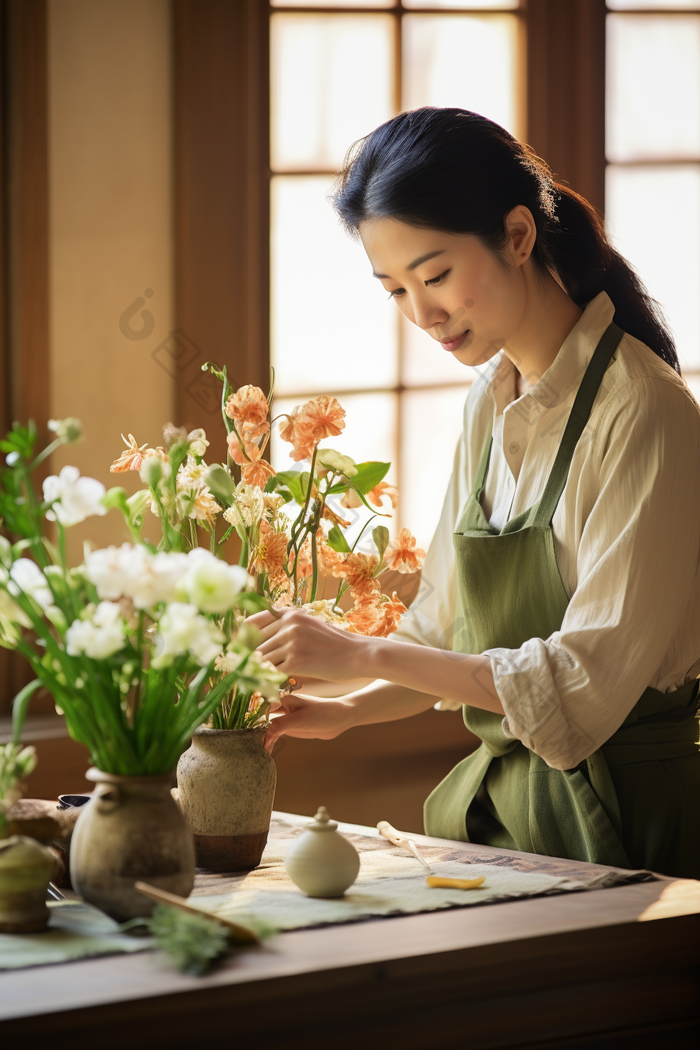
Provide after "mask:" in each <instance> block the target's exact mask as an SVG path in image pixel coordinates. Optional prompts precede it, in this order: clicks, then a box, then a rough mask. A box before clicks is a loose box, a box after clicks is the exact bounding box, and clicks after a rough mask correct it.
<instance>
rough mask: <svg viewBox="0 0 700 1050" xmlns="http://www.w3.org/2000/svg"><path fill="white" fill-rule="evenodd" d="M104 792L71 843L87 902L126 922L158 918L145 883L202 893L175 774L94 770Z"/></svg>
mask: <svg viewBox="0 0 700 1050" xmlns="http://www.w3.org/2000/svg"><path fill="white" fill-rule="evenodd" d="M86 776H87V778H88V780H93V781H95V783H96V784H97V787H96V788H95V792H94V794H93V796H92V798H91V800H90V801H89V802H88V803H87V805H85V806H83V807H81V810H80V816H79V817H78V820H77V823H76V825H75V830H74V832H73V837H72V839H71V849H70V875H71V882H72V883H73V889H74V890H75V891H76V893H79V894H80V896H81V897H83V899H84V900H86V901H88V902H89V903H90V904H94V905H95V906H96V907H97V908H101V909H102V911H105V912H107V914H108V915H111V916H112V918H114V919H117V920H118V921H120V922H121V921H124V920H125V919H133V918H136V917H137V916H145V915H150V914H151V912H152V910H153V908H154V903H153V901H151V900H149V899H148V898H147V897H144V896H143V894H141V893H139V892H138V890H136V889H134V883H135V882H136V881H138V880H142V881H143V882H149V883H151V885H153V886H159V887H160V888H161V889H163V890H169V891H170V892H171V893H177V894H179V895H180V896H181V897H187V895H188V894H189V893H190V892H191V890H192V887H193V885H194V843H193V841H192V834H191V832H190V830H189V828H188V826H187V821H186V820H185V818H184V817H183V815H182V812H181V810H180V807H179V806H178V804H177V802H175V800H174V799H173V797H172V795H171V794H170V789H171V787H172V783H173V776H172V774H170V773H169V774H167V775H166V776H150V777H147V776H144V777H126V776H118V775H117V774H113V773H103V772H101V771H100V770H99V769H89V770H88V772H87V773H86Z"/></svg>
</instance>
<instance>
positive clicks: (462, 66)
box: [403, 15, 517, 134]
mask: <svg viewBox="0 0 700 1050" xmlns="http://www.w3.org/2000/svg"><path fill="white" fill-rule="evenodd" d="M516 29H517V19H516V18H515V17H514V16H513V15H494V16H492V17H489V16H482V17H479V16H478V15H463V16H461V17H459V16H444V17H441V18H436V17H433V16H430V15H406V16H405V17H404V20H403V43H404V64H403V105H404V107H405V108H406V109H414V108H416V107H417V106H461V107H462V108H464V109H471V110H474V111H475V112H477V113H481V114H483V115H484V116H486V117H489V118H490V119H491V120H495V121H497V123H499V124H501V125H502V126H503V127H505V128H507V129H508V130H509V131H510V132H512V133H513V134H517V128H516V105H515V101H516V100H515V91H516V59H517V48H516V42H517V41H516V36H517V33H516Z"/></svg>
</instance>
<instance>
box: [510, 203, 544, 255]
mask: <svg viewBox="0 0 700 1050" xmlns="http://www.w3.org/2000/svg"><path fill="white" fill-rule="evenodd" d="M504 222H505V229H506V237H507V238H508V243H507V246H506V252H507V253H508V255H509V259H510V262H511V263H512V264H513V265H514V266H522V265H523V263H525V262H527V260H528V259H529V258H530V256H531V255H532V249H533V248H534V247H535V241H536V240H537V227H536V226H535V220H534V219H533V217H532V212H531V211H530V209H529V208H526V207H525V205H524V204H517V205H516V206H515V208H512V209H511V211H509V212H508V214H507V215H506V217H505V220H504Z"/></svg>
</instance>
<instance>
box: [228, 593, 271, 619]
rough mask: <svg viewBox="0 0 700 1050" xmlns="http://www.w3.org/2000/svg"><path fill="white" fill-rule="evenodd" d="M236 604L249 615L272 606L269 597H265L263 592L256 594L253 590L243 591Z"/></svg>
mask: <svg viewBox="0 0 700 1050" xmlns="http://www.w3.org/2000/svg"><path fill="white" fill-rule="evenodd" d="M235 604H236V605H237V606H238V608H239V609H243V611H244V612H246V613H248V614H249V615H250V614H251V613H256V612H262V611H263V609H269V608H270V602H269V601H268V599H267V598H263V596H262V595H261V594H255V593H254V592H253V591H243V592H242V593H241V594H239V595H238V597H237V598H236V600H235Z"/></svg>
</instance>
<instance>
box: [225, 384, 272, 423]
mask: <svg viewBox="0 0 700 1050" xmlns="http://www.w3.org/2000/svg"><path fill="white" fill-rule="evenodd" d="M224 411H225V412H226V415H227V416H228V417H229V419H235V420H236V422H240V423H253V424H256V425H259V424H261V423H265V422H266V421H267V414H268V404H267V398H266V397H265V395H264V394H263V392H262V390H261V389H260V387H259V386H250V385H248V386H242V387H239V388H238V390H236V392H235V393H234V394H231V395H230V396H229V398H228V400H227V402H226V408H225V410H224Z"/></svg>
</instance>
